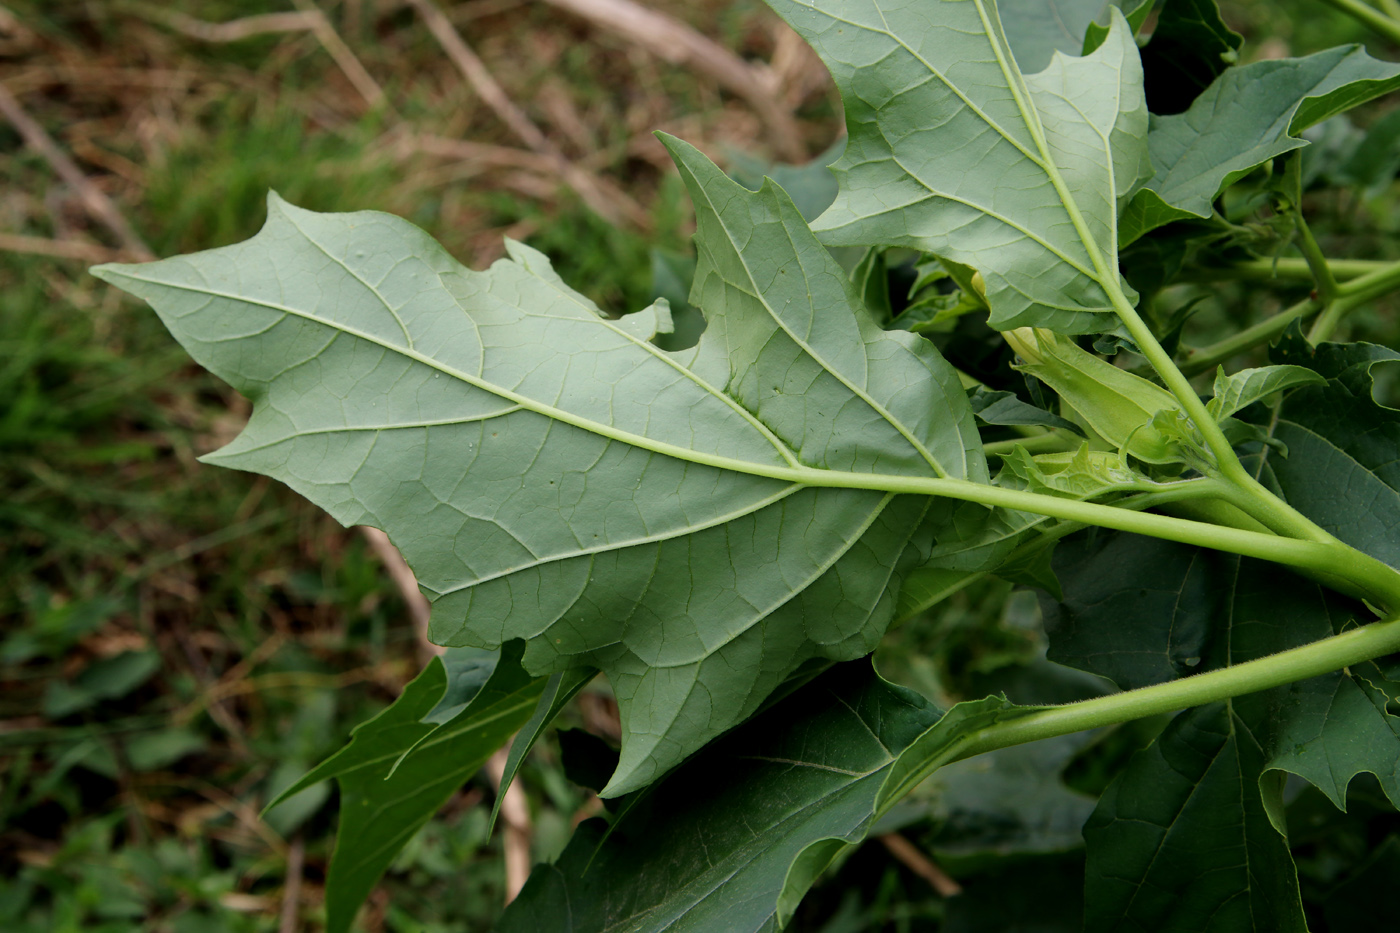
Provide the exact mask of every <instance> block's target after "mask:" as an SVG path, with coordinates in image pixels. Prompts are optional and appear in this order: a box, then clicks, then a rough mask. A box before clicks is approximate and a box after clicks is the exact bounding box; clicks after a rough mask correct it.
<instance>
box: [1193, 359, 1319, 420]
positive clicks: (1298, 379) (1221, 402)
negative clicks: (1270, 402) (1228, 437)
mask: <svg viewBox="0 0 1400 933" xmlns="http://www.w3.org/2000/svg"><path fill="white" fill-rule="evenodd" d="M1326 382H1327V380H1326V379H1324V378H1322V376H1320V375H1318V374H1317V373H1315V372H1313V371H1312V370H1311V369H1307V368H1305V367H1302V366H1288V365H1283V366H1260V367H1259V368H1257V369H1242V370H1240V371H1239V372H1237V373H1231V374H1230V375H1228V376H1227V375H1225V367H1223V366H1221V367H1219V368H1218V369H1217V371H1216V375H1215V397H1214V398H1212V399H1211V400H1210V401H1209V402H1208V403H1207V404H1206V410H1207V411H1209V412H1210V413H1211V414H1212V415H1214V416H1215V417H1216V419H1217V420H1220V421H1223V420H1225V419H1226V418H1228V417H1230V416H1231V415H1233V414H1234V413H1235V412H1237V411H1239V410H1241V409H1243V408H1248V407H1249V406H1250V405H1253V404H1254V403H1255V402H1258V401H1261V400H1263V399H1266V398H1268V397H1269V396H1271V395H1276V394H1277V393H1279V392H1286V391H1288V390H1289V389H1296V388H1298V387H1299V386H1305V385H1318V384H1326Z"/></svg>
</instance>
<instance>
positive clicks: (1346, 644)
mask: <svg viewBox="0 0 1400 933" xmlns="http://www.w3.org/2000/svg"><path fill="white" fill-rule="evenodd" d="M1397 650H1400V618H1395V617H1392V618H1390V619H1387V620H1385V621H1383V622H1375V623H1372V624H1370V625H1364V626H1361V627H1360V628H1354V629H1352V630H1351V631H1348V632H1343V633H1342V634H1340V635H1333V636H1331V637H1330V638H1323V639H1321V640H1319V641H1315V642H1312V643H1310V644H1306V645H1300V646H1299V647H1297V648H1292V649H1289V650H1288V651H1281V652H1279V653H1278V654H1274V655H1269V656H1268V657H1263V658H1256V659H1255V660H1253V661H1245V662H1243V663H1240V664H1234V665H1231V666H1230V667H1225V668H1221V669H1220V670H1215V671H1208V672H1206V673H1204V674H1196V675H1194V676H1191V677H1183V678H1181V679H1180V680H1172V681H1168V682H1167V683H1162V684H1155V685H1153V686H1151V687H1140V688H1138V689H1136V690H1127V691H1124V692H1123V693H1115V694H1110V695H1109V696H1104V697H1095V698H1094V699H1092V700H1083V701H1080V702H1078V703H1067V704H1065V705H1063V706H1053V707H1046V708H1044V709H1041V710H1037V711H1035V712H1033V713H1030V714H1028V715H1026V716H1023V717H1020V718H1017V719H1010V720H1007V721H1004V722H1000V723H997V724H995V725H993V726H989V727H987V728H985V729H983V730H981V731H980V732H977V733H974V734H972V735H971V736H970V737H969V741H967V742H966V743H965V744H964V745H963V746H962V747H961V748H960V749H959V751H958V754H957V755H956V756H955V757H954V758H952V759H950V760H954V761H956V760H961V759H963V758H971V757H972V756H973V755H980V754H983V753H984V752H990V751H994V750H996V749H998V748H1007V747H1009V746H1012V745H1021V744H1023V743H1026V742H1034V741H1037V740H1039V739H1047V738H1052V737H1054V736H1058V735H1068V734H1070V733H1072V732H1080V731H1083V730H1085V729H1094V728H1098V727H1100V726H1111V725H1116V724H1118V723H1122V722H1127V721H1129V720H1132V719H1141V718H1143V717H1145V716H1155V715H1157V714H1159V713H1170V712H1174V711H1176V710H1180V709H1185V708H1187V707H1190V706H1201V705H1203V704H1206V703H1214V702H1217V701H1220V700H1228V699H1230V698H1232V697H1237V696H1240V695H1241V694H1245V693H1255V692H1258V691H1260V690H1268V689H1271V688H1273V687H1281V686H1284V685H1285V684H1290V683H1293V682H1295V681H1299V680H1306V679H1308V678H1310V677H1318V676H1320V675H1322V674H1327V673H1330V672H1332V671H1335V670H1339V669H1341V668H1344V667H1349V666H1351V665H1354V664H1360V663H1362V662H1363V661H1369V660H1371V659H1372V658H1377V657H1380V656H1382V655H1386V654H1391V653H1393V652H1395V651H1397Z"/></svg>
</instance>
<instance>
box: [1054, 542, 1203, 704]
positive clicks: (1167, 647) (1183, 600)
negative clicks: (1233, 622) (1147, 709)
mask: <svg viewBox="0 0 1400 933" xmlns="http://www.w3.org/2000/svg"><path fill="white" fill-rule="evenodd" d="M1053 566H1054V570H1055V576H1056V577H1057V578H1058V579H1059V580H1060V584H1061V587H1062V588H1063V593H1064V597H1063V599H1053V598H1048V597H1045V596H1042V598H1041V611H1042V613H1043V614H1044V618H1045V631H1046V634H1047V635H1049V637H1050V649H1049V653H1048V657H1049V658H1050V659H1051V660H1052V661H1058V662H1059V663H1061V664H1068V665H1071V666H1073V667H1077V668H1079V669H1080V670H1085V671H1090V672H1092V673H1095V674H1099V675H1101V676H1103V677H1107V678H1108V679H1109V680H1111V681H1113V682H1114V683H1115V684H1117V685H1118V686H1119V687H1121V688H1123V689H1124V690H1131V689H1133V688H1135V687H1146V686H1149V685H1151V684H1156V683H1162V682H1164V681H1168V680H1175V679H1176V678H1178V677H1183V676H1186V675H1189V674H1191V673H1193V672H1195V671H1198V670H1202V669H1203V668H1202V667H1201V663H1202V659H1203V658H1204V657H1205V655H1206V652H1207V649H1208V646H1209V639H1210V623H1211V619H1212V617H1213V613H1214V612H1215V610H1216V606H1217V604H1218V599H1219V593H1220V590H1221V587H1222V585H1223V581H1222V578H1221V575H1220V572H1219V569H1218V568H1217V567H1216V566H1215V564H1214V563H1213V562H1212V561H1211V560H1210V559H1209V557H1208V555H1207V554H1206V553H1205V552H1202V551H1200V550H1198V549H1196V548H1192V547H1188V546H1186V545H1183V544H1176V543H1174V542H1171V541H1162V540H1159V539H1155V538H1144V537H1142V536H1139V535H1126V534H1121V533H1118V532H1109V531H1097V532H1094V533H1092V534H1083V535H1075V536H1073V537H1070V538H1066V539H1065V540H1063V541H1061V542H1060V544H1059V546H1058V547H1057V548H1056V549H1055V558H1054V563H1053Z"/></svg>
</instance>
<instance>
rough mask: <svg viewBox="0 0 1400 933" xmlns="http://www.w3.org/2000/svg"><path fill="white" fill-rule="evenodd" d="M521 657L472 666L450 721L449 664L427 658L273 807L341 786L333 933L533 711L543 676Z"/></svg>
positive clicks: (512, 651) (329, 902)
mask: <svg viewBox="0 0 1400 933" xmlns="http://www.w3.org/2000/svg"><path fill="white" fill-rule="evenodd" d="M522 651H523V645H522V644H521V642H519V641H513V642H510V643H508V644H507V645H506V647H505V648H504V649H503V650H502V651H501V653H500V659H499V661H498V663H496V664H495V665H493V666H491V667H490V668H484V667H482V666H480V665H474V666H473V667H472V668H471V670H472V671H473V673H475V674H480V673H482V672H488V676H487V677H486V679H485V681H484V682H482V683H476V684H475V689H474V690H473V689H471V687H470V686H468V687H467V689H466V690H465V691H463V695H465V694H470V696H469V698H468V699H467V700H466V701H465V703H464V704H462V705H461V706H460V707H457V712H455V713H454V714H452V715H451V717H450V718H446V719H441V717H432V714H433V711H434V710H435V709H436V708H437V707H438V705H439V704H440V703H441V702H442V701H443V700H444V699H445V698H449V696H450V694H449V678H448V672H447V668H446V667H444V665H443V661H442V660H441V659H440V658H433V660H431V661H429V662H428V666H427V667H426V668H424V670H423V672H422V673H421V674H419V675H418V676H417V677H416V678H414V680H413V682H412V683H410V684H409V685H408V686H407V687H405V688H404V691H403V693H402V694H400V696H399V698H398V699H397V700H395V701H394V703H393V705H392V706H390V707H389V708H388V709H386V710H385V711H384V712H382V713H380V714H379V715H378V716H376V717H375V718H373V719H371V720H370V721H368V722H366V723H364V724H362V725H360V726H359V727H357V728H356V729H355V731H354V734H353V737H352V738H351V740H350V744H349V745H347V746H346V747H345V748H343V749H341V750H340V751H339V752H337V753H336V754H335V755H333V756H331V757H330V758H329V759H327V760H326V761H325V762H323V763H322V764H321V765H319V766H318V767H317V768H315V769H314V770H312V771H311V773H310V774H308V775H306V776H305V777H303V778H302V779H301V780H300V781H297V782H296V783H295V784H293V785H292V786H291V787H289V788H287V789H286V790H284V791H283V792H282V794H281V795H280V796H279V797H278V798H277V800H274V801H273V802H272V803H271V804H269V807H272V806H276V805H277V804H278V803H280V802H281V801H283V800H286V799H287V798H288V797H291V796H293V795H294V794H296V793H298V792H300V791H302V790H305V789H306V788H308V787H311V786H312V785H314V784H318V783H320V782H321V781H325V780H329V779H331V778H335V779H336V780H337V781H338V782H339V783H340V827H339V832H338V833H337V835H336V844H335V853H334V854H333V855H332V856H331V867H330V873H329V875H328V876H327V878H326V929H327V930H328V931H330V933H345V931H348V930H349V929H350V924H351V922H352V921H353V920H354V919H355V912H356V911H357V910H359V908H360V905H361V904H362V903H364V900H365V898H366V897H368V896H369V893H370V891H371V890H373V888H374V885H375V884H376V883H377V882H378V881H379V877H380V876H381V875H382V874H384V870H385V869H386V868H388V867H389V863H391V862H392V861H393V860H394V857H395V856H396V855H398V853H399V850H400V849H402V848H403V847H404V845H405V844H406V843H407V842H408V840H409V839H411V838H412V837H413V835H414V834H415V833H417V832H418V830H419V829H420V828H422V826H423V824H424V823H426V822H428V820H429V819H430V818H431V817H432V815H433V814H434V813H436V812H437V810H438V808H439V807H441V806H442V805H443V804H444V803H446V802H447V800H448V798H449V797H451V796H452V794H453V793H454V792H455V791H456V790H457V789H458V788H459V787H461V786H462V784H463V783H464V782H465V781H466V780H467V779H468V778H469V777H471V776H472V775H473V774H475V773H476V772H477V770H479V769H480V768H481V766H482V765H483V764H485V763H486V759H487V758H489V757H491V755H492V753H494V752H495V751H496V749H497V748H499V747H500V746H501V745H503V744H504V743H505V742H506V741H507V740H508V739H509V738H510V736H511V733H513V732H515V730H517V729H519V728H520V726H521V725H522V724H523V723H524V722H525V720H526V719H527V717H528V716H529V715H530V710H531V709H533V708H534V706H535V703H536V698H537V697H538V696H539V694H540V690H541V689H542V688H543V686H544V679H543V678H535V677H531V676H530V675H529V674H527V673H526V672H525V671H524V669H523V668H521V666H520V657H521V653H522ZM472 660H473V661H474V660H476V659H475V658H473V659H472ZM468 679H469V680H471V679H472V674H468ZM453 706H456V704H453ZM430 717H432V718H439V719H441V721H440V722H439V723H434V722H433V721H432V719H431V718H430Z"/></svg>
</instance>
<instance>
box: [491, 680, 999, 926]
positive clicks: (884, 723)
mask: <svg viewBox="0 0 1400 933" xmlns="http://www.w3.org/2000/svg"><path fill="white" fill-rule="evenodd" d="M1015 715H1019V712H1018V710H1017V708H1015V707H1012V706H1011V705H1010V704H1008V703H1007V702H1006V701H1005V700H1002V699H999V698H993V699H988V700H984V701H979V702H977V703H964V704H961V705H959V706H957V707H954V708H953V710H952V711H950V712H949V713H948V714H947V715H943V716H940V714H939V711H938V710H936V709H934V708H933V707H931V706H930V705H929V704H928V702H927V701H926V700H924V699H923V698H922V697H921V696H919V695H918V694H916V693H914V692H913V691H910V690H906V689H904V688H901V687H896V686H893V685H891V684H889V683H887V682H885V681H884V680H881V679H880V678H879V677H878V676H877V675H876V674H875V673H874V671H873V670H872V669H871V666H870V664H869V663H868V662H865V661H858V662H851V663H849V664H844V665H838V666H837V667H835V668H834V669H832V670H830V671H828V672H826V673H825V674H823V675H822V676H821V677H819V678H817V679H816V680H814V681H813V682H811V683H810V684H807V685H806V686H804V687H802V688H801V689H799V690H797V691H796V692H795V693H793V694H792V695H791V696H789V697H787V698H786V699H784V700H783V701H782V702H780V703H778V704H776V705H774V706H773V707H772V708H770V709H769V710H767V711H766V712H764V713H762V714H760V715H759V716H757V717H756V718H755V719H754V720H753V721H751V722H749V723H746V724H745V725H744V726H742V727H741V728H739V729H738V730H736V731H735V732H734V733H733V734H731V735H729V736H726V737H725V738H723V739H721V740H720V741H719V742H716V743H714V744H713V745H712V746H711V747H709V748H707V749H705V750H704V751H703V752H701V753H700V754H699V755H697V756H696V757H695V758H693V759H691V760H690V761H688V762H686V763H685V764H684V765H682V766H681V767H680V768H679V769H677V770H676V771H675V772H673V773H672V774H670V775H668V776H667V777H666V778H665V779H664V780H663V781H662V782H660V783H659V784H657V785H654V786H653V787H650V788H647V789H646V790H644V791H641V792H639V794H638V796H637V797H635V798H630V797H629V798H626V799H625V800H624V801H623V807H622V810H621V812H620V814H619V816H618V817H616V819H615V820H614V823H613V825H612V826H611V828H607V829H605V827H604V826H603V825H601V823H600V821H593V822H589V823H585V824H583V825H581V826H580V827H579V829H578V830H577V831H576V832H575V834H574V838H573V839H572V840H570V842H569V845H568V848H566V849H565V851H564V853H563V855H561V856H560V858H559V860H558V861H557V862H556V863H555V864H553V865H542V866H539V867H537V868H536V869H535V871H534V873H533V874H532V875H531V876H530V881H529V883H527V884H526V886H525V889H524V890H523V891H521V893H520V896H519V897H518V898H517V899H516V900H515V901H514V902H513V903H512V904H511V905H510V907H509V908H507V910H506V913H505V915H504V917H503V918H502V920H501V923H500V925H499V926H498V928H497V929H498V930H499V931H500V933H515V931H531V933H533V931H537V930H549V931H551V933H555V931H558V933H585V931H604V930H607V931H622V930H627V931H630V933H645V931H661V930H665V931H667V933H682V931H701V930H705V931H708V930H725V931H726V933H743V931H758V930H764V931H771V930H776V929H779V928H780V927H781V926H782V924H783V923H784V922H785V921H786V920H787V919H788V918H789V917H790V916H791V913H792V910H793V909H794V908H795V907H796V906H797V903H798V900H799V899H800V898H801V896H802V894H803V893H805V891H806V889H807V887H808V886H809V885H810V884H811V883H812V881H813V880H814V879H815V878H816V876H817V875H818V874H819V873H820V871H821V870H822V869H823V868H825V867H826V866H827V865H828V864H829V863H830V862H831V860H832V859H833V858H834V857H835V856H836V855H837V854H839V853H840V852H841V851H842V850H844V849H846V848H847V847H848V846H850V845H853V844H857V843H859V842H860V841H861V840H862V839H863V838H864V837H865V835H866V833H867V832H868V830H869V829H870V827H871V824H872V823H873V821H874V818H875V816H876V814H877V813H878V812H879V811H880V810H881V809H882V808H883V806H884V805H885V803H886V802H887V801H888V800H889V797H890V795H891V794H892V793H894V792H896V791H895V788H898V787H901V784H902V781H904V780H906V779H909V780H914V781H917V780H919V779H920V777H922V775H924V774H926V773H929V772H931V771H932V770H934V768H935V767H936V764H937V763H938V762H940V761H942V760H947V759H951V758H952V757H954V756H956V753H957V749H958V748H959V745H960V743H961V742H962V741H964V740H965V738H966V737H967V736H968V735H969V734H971V733H972V732H973V731H975V730H976V729H978V728H981V727H984V726H986V725H988V724H990V723H992V722H995V721H997V720H999V719H1004V718H1006V717H1009V716H1015ZM717 776H722V777H723V780H717V779H716V777H717Z"/></svg>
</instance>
